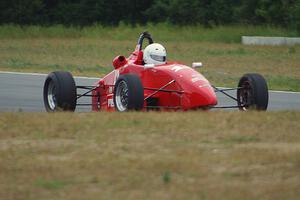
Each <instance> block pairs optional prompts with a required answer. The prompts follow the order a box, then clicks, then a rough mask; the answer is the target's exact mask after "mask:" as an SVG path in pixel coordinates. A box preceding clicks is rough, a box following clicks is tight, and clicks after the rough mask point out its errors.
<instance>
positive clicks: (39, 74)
mask: <svg viewBox="0 0 300 200" xmlns="http://www.w3.org/2000/svg"><path fill="white" fill-rule="evenodd" d="M0 74H15V75H28V76H47V74H42V73H27V72H6V71H0ZM74 78H80V79H100V78H97V77H87V76H74Z"/></svg>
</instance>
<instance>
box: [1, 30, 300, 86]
mask: <svg viewBox="0 0 300 200" xmlns="http://www.w3.org/2000/svg"><path fill="white" fill-rule="evenodd" d="M144 30H149V32H150V33H152V35H153V37H154V39H155V40H156V41H157V42H160V43H162V44H163V45H165V46H166V48H167V51H168V59H169V60H172V61H173V60H176V61H181V62H183V63H185V64H187V65H191V63H192V62H194V61H201V62H203V63H204V66H205V67H204V68H203V69H200V71H201V72H203V74H204V75H205V76H206V77H207V78H208V79H209V80H210V81H211V83H212V84H214V85H218V86H230V87H232V86H236V85H237V81H238V79H239V78H240V77H241V76H242V75H243V74H244V73H249V72H257V73H261V74H262V75H264V76H265V77H266V78H267V81H268V84H269V86H270V88H271V89H277V90H291V91H300V53H299V52H300V46H299V45H298V46H277V47H271V46H244V45H241V44H239V42H240V36H241V35H268V36H297V35H296V33H293V32H288V31H285V30H281V29H275V28H271V27H217V28H213V29H204V28H202V27H173V26H170V25H166V26H164V25H157V26H154V25H148V26H145V27H141V26H137V27H128V26H125V25H121V26H119V27H115V28H110V27H102V26H93V27H87V28H83V29H78V28H72V27H71V28H65V27H61V26H55V27H48V28H47V27H18V26H1V27H0V41H1V42H0V70H5V71H25V72H43V73H49V72H51V71H54V70H68V71H71V72H72V73H73V74H76V75H85V76H97V77H102V76H103V75H104V74H106V73H107V72H110V71H111V70H112V67H111V65H112V64H111V62H112V60H113V58H114V57H115V56H116V55H119V54H122V55H125V56H128V55H129V54H130V53H131V52H132V51H133V50H134V48H135V45H136V42H137V38H138V36H139V34H140V33H141V32H142V31H144Z"/></svg>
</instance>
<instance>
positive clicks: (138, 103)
mask: <svg viewBox="0 0 300 200" xmlns="http://www.w3.org/2000/svg"><path fill="white" fill-rule="evenodd" d="M145 39H146V40H148V43H149V44H148V46H147V47H146V48H145V49H144V50H143V49H142V47H143V41H144V40H145ZM201 65H202V64H201V63H193V66H192V67H188V66H186V65H184V64H181V63H178V62H170V61H166V50H165V48H164V47H163V46H162V45H160V44H157V43H154V42H153V39H152V37H151V35H150V34H149V33H147V32H144V33H142V34H141V35H140V37H139V39H138V44H137V46H136V49H135V50H134V52H133V53H132V54H131V55H130V56H129V57H128V58H126V57H124V56H117V57H116V58H115V59H114V60H113V67H114V70H113V71H112V72H110V73H109V74H107V75H106V76H105V77H103V78H101V79H100V80H99V81H97V82H96V83H95V84H94V85H93V86H76V85H75V81H74V79H73V77H72V75H71V74H70V73H69V72H61V71H56V72H52V73H50V74H49V75H48V76H47V78H46V81H45V84H44V91H43V95H44V104H45V108H46V110H47V111H48V112H54V111H74V110H75V109H76V106H80V105H82V104H77V100H78V99H79V98H82V97H90V98H91V101H90V103H89V104H88V105H90V106H91V108H92V110H93V111H101V110H104V111H115V110H116V111H120V112H123V111H131V110H135V111H139V110H144V111H146V110H158V111H166V110H172V111H177V110H183V111H187V110H197V109H204V110H207V109H210V108H239V109H241V110H248V109H254V110H266V109H267V106H268V87H267V83H266V81H265V79H264V78H263V77H262V76H261V75H259V74H245V75H244V76H243V77H242V78H241V79H240V81H239V83H238V87H237V88H229V89H220V88H217V87H215V86H213V85H211V84H210V83H209V81H208V80H207V79H206V78H205V77H204V76H203V75H202V74H201V73H199V72H198V71H196V70H195V69H194V68H197V67H201ZM230 90H237V93H236V94H237V95H236V97H235V96H232V95H230V94H229V93H228V91H230ZM216 92H221V93H223V94H224V95H226V96H228V97H229V98H231V99H233V100H235V101H236V102H237V104H236V105H232V106H222V107H218V106H216V105H217V104H218V101H217V96H216ZM79 93H80V94H79ZM84 105H87V104H84Z"/></svg>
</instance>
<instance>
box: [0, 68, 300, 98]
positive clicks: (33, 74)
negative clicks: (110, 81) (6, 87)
mask: <svg viewBox="0 0 300 200" xmlns="http://www.w3.org/2000/svg"><path fill="white" fill-rule="evenodd" d="M0 74H15V75H28V76H47V74H42V73H27V72H8V71H0ZM74 78H80V79H92V80H93V79H100V78H97V77H87V76H74ZM218 88H222V89H228V88H226V87H218ZM270 92H273V93H285V94H300V92H290V91H280V90H270Z"/></svg>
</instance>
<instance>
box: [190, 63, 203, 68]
mask: <svg viewBox="0 0 300 200" xmlns="http://www.w3.org/2000/svg"><path fill="white" fill-rule="evenodd" d="M192 67H193V68H201V67H203V64H202V62H193V64H192Z"/></svg>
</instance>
